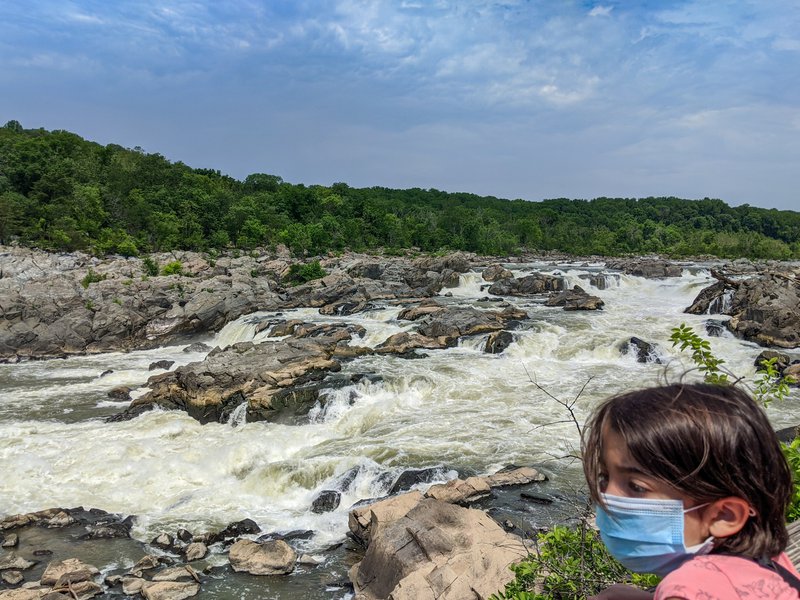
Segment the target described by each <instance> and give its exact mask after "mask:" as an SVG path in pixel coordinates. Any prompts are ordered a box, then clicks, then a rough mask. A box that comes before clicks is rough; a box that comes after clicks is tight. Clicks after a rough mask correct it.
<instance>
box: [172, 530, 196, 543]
mask: <svg viewBox="0 0 800 600" xmlns="http://www.w3.org/2000/svg"><path fill="white" fill-rule="evenodd" d="M175 537H176V538H178V539H179V540H180V541H182V542H183V543H184V544H188V543H189V542H191V541H192V540H193V539H194V536H193V535H192V532H191V531H189V530H188V529H178V531H176V532H175Z"/></svg>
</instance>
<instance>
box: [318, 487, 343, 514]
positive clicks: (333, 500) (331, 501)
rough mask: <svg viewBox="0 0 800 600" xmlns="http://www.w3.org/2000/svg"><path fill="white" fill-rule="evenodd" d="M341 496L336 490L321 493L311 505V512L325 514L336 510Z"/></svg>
mask: <svg viewBox="0 0 800 600" xmlns="http://www.w3.org/2000/svg"><path fill="white" fill-rule="evenodd" d="M341 499H342V494H341V493H340V492H338V491H336V490H323V491H321V492H320V493H319V494H318V495H317V497H316V498H314V501H313V502H312V503H311V512H313V513H325V512H331V511H332V510H336V509H337V508H338V507H339V502H341Z"/></svg>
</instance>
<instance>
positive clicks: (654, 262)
mask: <svg viewBox="0 0 800 600" xmlns="http://www.w3.org/2000/svg"><path fill="white" fill-rule="evenodd" d="M606 266H607V267H608V268H609V269H619V270H620V271H622V272H624V273H627V274H628V275H634V276H636V277H647V278H649V279H663V278H666V277H680V276H681V275H682V274H683V267H682V266H681V265H677V264H674V263H671V262H669V261H666V260H662V259H651V258H633V259H625V258H620V259H610V260H607V261H606Z"/></svg>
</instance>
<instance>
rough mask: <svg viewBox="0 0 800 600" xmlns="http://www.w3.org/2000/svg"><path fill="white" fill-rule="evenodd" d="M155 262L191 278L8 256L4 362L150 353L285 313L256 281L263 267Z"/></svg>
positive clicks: (103, 263) (117, 261)
mask: <svg viewBox="0 0 800 600" xmlns="http://www.w3.org/2000/svg"><path fill="white" fill-rule="evenodd" d="M151 258H152V260H153V262H154V263H156V264H161V265H165V264H167V263H168V262H172V261H176V260H177V261H180V262H181V264H182V265H183V270H182V272H183V273H184V275H169V276H163V275H158V276H147V275H145V266H144V263H143V261H142V260H140V259H138V258H119V257H116V258H106V259H98V258H94V257H89V256H86V255H83V254H80V253H76V254H68V255H60V254H49V253H45V252H38V251H35V250H28V249H22V248H0V262H2V265H3V266H2V273H1V274H0V361H15V360H19V359H24V358H51V357H59V356H66V355H70V354H83V353H97V352H109V351H113V350H125V349H131V348H152V347H156V346H161V345H165V344H169V343H174V342H177V341H180V340H181V339H183V338H184V337H185V336H186V335H193V334H198V333H205V332H210V331H217V330H218V329H220V328H221V327H222V326H223V325H225V324H226V323H228V322H229V321H231V320H234V319H237V318H239V317H240V316H242V315H244V314H247V313H250V312H253V311H255V310H259V309H264V308H268V307H277V306H278V305H279V298H278V295H277V294H276V292H274V291H273V288H274V287H275V286H276V283H275V280H274V279H273V278H271V277H270V276H255V277H254V276H253V275H252V273H253V272H254V269H255V266H256V265H257V264H266V263H265V261H262V263H259V262H258V261H257V260H256V259H253V258H251V257H242V258H239V259H234V258H219V259H217V261H216V263H215V264H213V265H212V263H211V262H210V261H208V260H206V259H205V258H204V257H203V256H202V255H200V254H197V253H190V252H178V253H173V254H161V255H154V256H153V257H151ZM266 262H268V261H266ZM265 272H267V271H265Z"/></svg>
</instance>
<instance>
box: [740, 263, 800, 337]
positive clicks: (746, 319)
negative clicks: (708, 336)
mask: <svg viewBox="0 0 800 600" xmlns="http://www.w3.org/2000/svg"><path fill="white" fill-rule="evenodd" d="M799 281H800V270H798V271H796V272H780V273H765V274H761V275H758V276H756V277H753V278H751V279H746V280H743V281H741V282H740V283H739V287H738V288H737V289H736V290H735V292H734V293H733V297H732V298H731V306H730V310H729V313H730V314H731V315H732V316H731V320H730V322H729V327H730V329H731V331H733V332H734V333H736V334H737V335H739V336H741V337H743V338H745V339H747V340H750V341H754V342H756V343H758V344H761V345H762V346H777V347H780V348H797V347H798V346H800V283H798V282H799Z"/></svg>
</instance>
